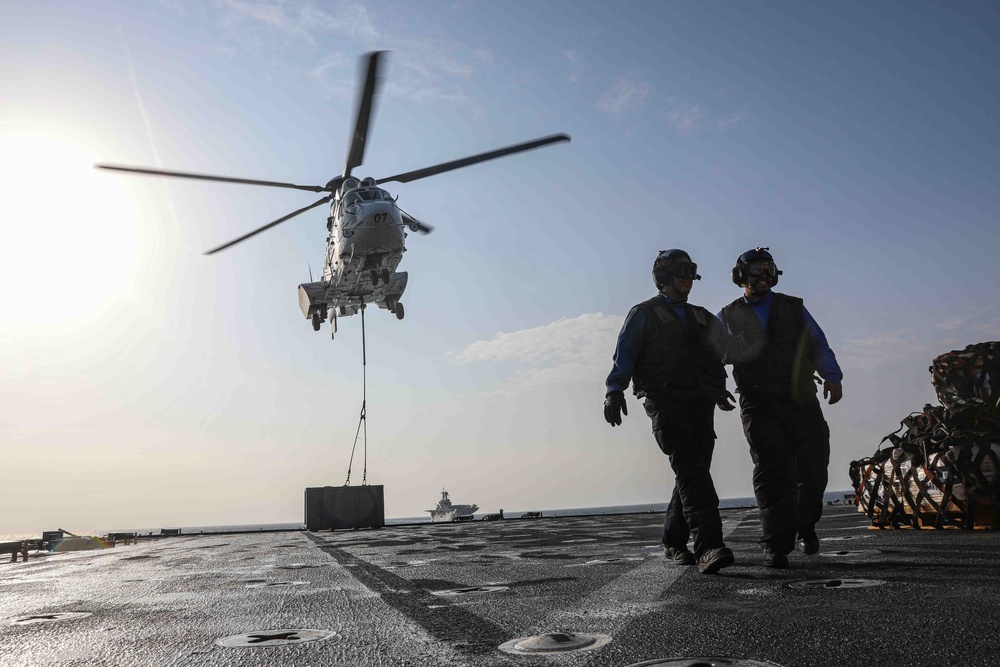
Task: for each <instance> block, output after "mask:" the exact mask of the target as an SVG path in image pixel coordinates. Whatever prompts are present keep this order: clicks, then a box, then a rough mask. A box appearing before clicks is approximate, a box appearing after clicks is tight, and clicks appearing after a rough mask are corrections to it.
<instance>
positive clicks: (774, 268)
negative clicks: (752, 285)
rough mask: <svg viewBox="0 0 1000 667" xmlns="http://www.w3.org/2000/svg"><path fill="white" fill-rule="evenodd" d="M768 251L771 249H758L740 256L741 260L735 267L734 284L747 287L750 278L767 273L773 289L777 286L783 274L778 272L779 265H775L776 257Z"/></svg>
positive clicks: (733, 272)
mask: <svg viewBox="0 0 1000 667" xmlns="http://www.w3.org/2000/svg"><path fill="white" fill-rule="evenodd" d="M768 250H770V248H761V247H757V248H754V249H753V250H747V251H746V252H745V253H743V254H742V255H740V257H739V259H737V260H736V266H734V267H733V271H732V277H733V282H734V283H735V284H736V285H739V286H740V287H745V286H746V285H747V284H748V282H749V277H750V276H759V275H761V274H762V273H766V274H767V275H768V276H770V277H771V287H774V286H775V285H777V284H778V276H780V275H781V273H782V272H781V271H779V270H778V265H777V264H775V263H774V257H771V253H770V252H768Z"/></svg>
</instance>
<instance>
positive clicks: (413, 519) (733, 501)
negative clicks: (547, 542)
mask: <svg viewBox="0 0 1000 667" xmlns="http://www.w3.org/2000/svg"><path fill="white" fill-rule="evenodd" d="M848 494H850V495H852V496H853V495H854V492H853V491H852V490H850V489H847V490H844V491H827V492H826V494H825V495H824V497H823V499H824V501H825V502H826V503H828V504H829V503H836V504H841V503H843V502H844V496H845V495H848ZM756 505H757V501H756V500H755V499H754V498H723V499H722V500H720V501H719V507H720V508H723V509H737V508H741V507H755V506H756ZM666 510H667V503H665V502H663V503H648V504H645V505H609V506H606V507H570V508H561V509H545V508H541V509H539V508H524V509H515V510H508V509H506V508H505V509H504V516H505V517H506V518H508V519H517V518H520V516H521V515H522V514H524V513H525V512H541V513H542V515H543V516H547V517H559V516H588V515H599V514H642V513H655V512H665V511H666ZM486 514H487V512H477V513H476V514H474V515H473V516H474V518H475V519H476V520H478V519H482V517H484V516H486ZM430 522H431V521H430V516H429V515H426V514H425V515H424V516H410V517H392V518H387V519H386V520H385V523H386V525H387V526H400V525H407V524H419V523H430ZM160 528H180V529H181V534H182V535H197V534H213V533H257V532H273V531H280V530H302V529H303V524H302V522H290V523H259V524H243V525H230V526H159V527H157V528H121V527H118V528H108V529H101V530H94V531H86V530H77V531H74V532H76V533H77V534H78V535H107V534H108V533H138V534H139V535H159V534H160ZM45 530H55V528H46V529H45ZM38 537H41V531H38V532H37V533H8V534H4V533H0V542H4V541H8V540H24V539H34V538H38Z"/></svg>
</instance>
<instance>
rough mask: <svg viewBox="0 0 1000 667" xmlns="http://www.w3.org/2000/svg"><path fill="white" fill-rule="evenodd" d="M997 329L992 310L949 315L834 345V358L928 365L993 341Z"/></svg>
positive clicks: (855, 363)
mask: <svg viewBox="0 0 1000 667" xmlns="http://www.w3.org/2000/svg"><path fill="white" fill-rule="evenodd" d="M998 329H1000V316H998V315H996V314H995V313H992V312H987V313H984V314H981V315H978V316H976V315H970V316H969V317H964V318H952V319H949V320H945V321H943V322H940V323H938V324H937V325H931V326H928V327H921V328H919V329H915V328H912V327H908V328H902V329H895V330H893V331H882V332H877V333H874V334H872V335H870V336H868V337H866V338H856V339H854V340H851V341H849V342H848V343H847V345H845V346H843V348H838V350H837V357H838V358H839V359H840V360H841V366H859V365H863V366H864V367H868V368H872V367H876V366H880V365H885V364H894V363H900V362H907V363H909V364H920V365H922V366H929V365H930V363H931V361H932V360H933V359H934V357H936V356H938V355H939V354H944V353H945V352H949V351H951V350H960V349H963V348H965V346H966V345H970V344H972V343H980V342H983V341H986V340H995V339H996V332H997V330H998Z"/></svg>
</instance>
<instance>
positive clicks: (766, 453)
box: [740, 392, 830, 554]
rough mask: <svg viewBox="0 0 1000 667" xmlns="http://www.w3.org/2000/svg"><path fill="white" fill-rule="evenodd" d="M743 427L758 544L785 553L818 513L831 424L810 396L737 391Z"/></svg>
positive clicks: (812, 524) (806, 531)
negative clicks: (757, 516) (751, 465)
mask: <svg viewBox="0 0 1000 667" xmlns="http://www.w3.org/2000/svg"><path fill="white" fill-rule="evenodd" d="M740 415H741V417H742V418H743V432H744V433H745V434H746V437H747V443H748V444H749V445H750V457H751V458H752V459H753V463H754V469H753V491H754V495H755V496H756V497H757V506H758V507H759V508H760V526H761V529H762V531H763V535H762V536H761V538H760V542H761V544H762V545H763V546H764V547H765V548H768V549H771V550H773V551H777V552H779V553H785V554H787V553H789V552H790V551H791V550H792V548H793V547H794V546H795V536H796V534H799V535H812V534H813V533H814V532H815V526H816V523H817V522H818V521H819V518H820V515H821V514H822V513H823V493H824V492H825V491H826V483H827V468H828V466H829V465H830V427H829V426H828V425H827V423H826V419H824V418H823V410H822V408H821V407H820V404H819V400H818V398H816V397H815V396H811V397H809V398H808V399H807V400H805V401H801V402H797V401H795V400H793V399H792V398H791V397H790V396H775V395H771V394H760V393H755V392H746V393H741V394H740Z"/></svg>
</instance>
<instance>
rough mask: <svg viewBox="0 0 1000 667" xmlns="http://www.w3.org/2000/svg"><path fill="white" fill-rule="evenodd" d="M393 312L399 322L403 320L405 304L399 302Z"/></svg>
mask: <svg viewBox="0 0 1000 667" xmlns="http://www.w3.org/2000/svg"><path fill="white" fill-rule="evenodd" d="M392 312H394V313H395V314H396V319H397V320H401V319H403V304H401V303H398V302H397V303H396V307H395V308H393V309H392Z"/></svg>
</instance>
